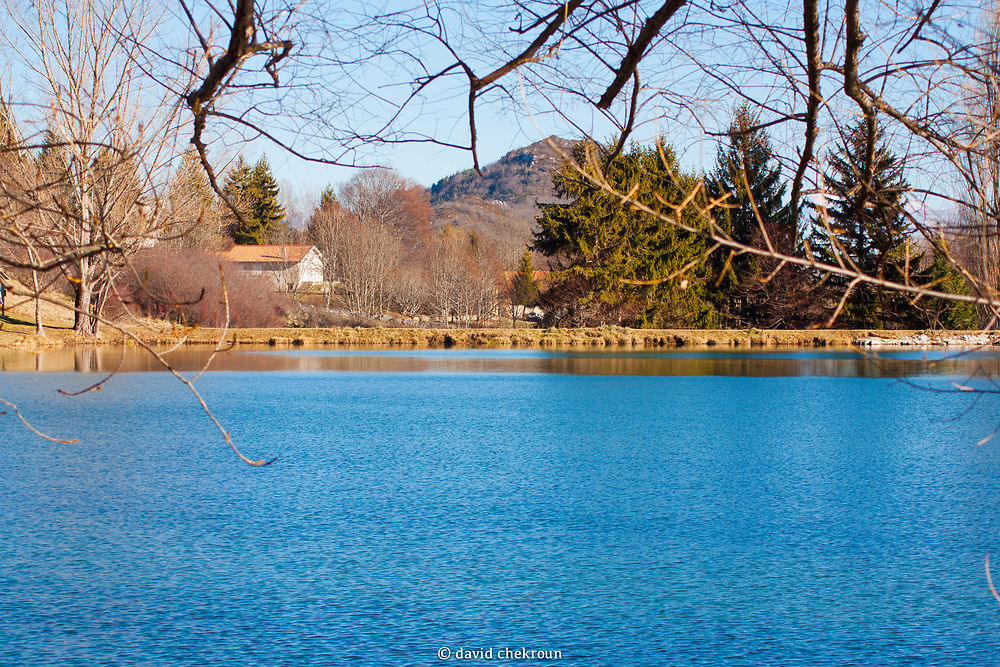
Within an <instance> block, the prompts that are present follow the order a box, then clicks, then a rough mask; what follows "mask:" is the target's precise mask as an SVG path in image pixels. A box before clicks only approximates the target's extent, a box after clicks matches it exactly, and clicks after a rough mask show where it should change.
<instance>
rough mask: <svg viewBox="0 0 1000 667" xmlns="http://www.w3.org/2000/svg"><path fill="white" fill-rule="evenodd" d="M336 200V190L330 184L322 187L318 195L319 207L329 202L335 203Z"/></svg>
mask: <svg viewBox="0 0 1000 667" xmlns="http://www.w3.org/2000/svg"><path fill="white" fill-rule="evenodd" d="M336 202H337V191H336V189H334V187H333V186H332V185H327V186H326V187H325V188H323V192H321V193H320V195H319V207H320V208H323V207H324V206H328V205H330V204H335V203H336Z"/></svg>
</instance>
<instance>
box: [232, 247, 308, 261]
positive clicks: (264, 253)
mask: <svg viewBox="0 0 1000 667" xmlns="http://www.w3.org/2000/svg"><path fill="white" fill-rule="evenodd" d="M314 247H315V246H311V245H235V246H233V247H232V248H230V249H229V250H227V251H225V252H220V253H219V255H220V256H221V257H222V258H223V259H225V260H227V261H230V262H264V263H266V262H282V263H283V262H292V263H297V262H301V261H302V260H303V259H304V258H305V256H306V255H308V254H309V251H310V250H312V249H313V248H314Z"/></svg>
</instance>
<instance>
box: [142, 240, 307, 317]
mask: <svg viewBox="0 0 1000 667" xmlns="http://www.w3.org/2000/svg"><path fill="white" fill-rule="evenodd" d="M133 266H134V269H135V271H134V273H132V274H131V280H130V281H129V282H130V284H129V285H127V286H126V288H125V289H124V290H123V294H128V295H129V298H130V303H132V304H134V305H135V306H137V307H138V308H139V309H140V310H141V311H142V312H143V313H144V314H146V315H149V316H151V317H161V318H165V319H170V320H172V321H175V322H181V323H185V324H201V325H205V326H222V325H224V324H225V323H226V307H225V298H224V294H223V291H222V280H221V276H220V272H219V268H220V266H221V268H222V272H223V273H222V275H224V276H225V284H226V294H227V295H228V299H229V324H230V325H231V326H236V327H269V326H277V325H279V324H281V323H282V321H283V319H284V317H285V314H286V313H287V311H288V306H289V304H288V302H287V300H286V298H285V297H284V296H283V295H282V294H280V293H279V292H278V291H277V289H276V288H275V286H274V284H273V283H272V282H271V281H270V279H268V278H267V277H264V276H253V275H249V274H247V273H244V272H243V271H241V270H239V269H238V268H236V267H235V266H233V265H232V264H229V263H225V262H223V263H220V262H219V260H218V259H217V258H216V257H215V256H213V255H212V254H211V253H208V252H204V251H201V250H197V249H192V248H187V249H161V248H151V249H148V250H144V251H142V252H141V253H139V255H138V256H137V257H136V259H135V261H134V263H133Z"/></svg>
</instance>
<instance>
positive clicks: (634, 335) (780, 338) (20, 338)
mask: <svg viewBox="0 0 1000 667" xmlns="http://www.w3.org/2000/svg"><path fill="white" fill-rule="evenodd" d="M8 306H9V307H8V311H7V317H6V318H5V319H4V320H2V321H0V346H4V347H17V348H21V349H39V348H45V347H51V346H61V345H94V344H110V345H116V344H120V343H122V341H123V337H122V336H121V334H120V333H118V332H116V331H114V330H112V329H111V328H109V327H105V332H106V333H105V335H104V336H103V337H102V338H101V339H99V340H95V339H94V338H93V337H79V336H76V335H75V334H74V333H73V331H72V321H73V318H72V312H71V311H69V310H68V309H65V308H61V307H59V306H58V305H53V304H44V305H43V310H42V321H43V323H44V325H45V337H44V338H39V337H37V336H35V335H34V332H35V326H34V305H33V303H32V302H30V301H24V300H18V299H12V298H8ZM123 326H125V327H126V328H127V329H128V330H129V331H130V332H132V333H134V334H135V335H136V336H138V337H139V338H141V339H142V340H144V341H146V342H147V343H153V344H166V345H172V344H176V343H178V342H183V343H185V344H190V345H212V344H214V343H216V342H217V341H218V340H219V338H220V336H221V335H222V331H221V330H220V329H213V328H200V327H194V328H185V327H179V326H175V325H171V324H170V323H168V322H163V321H159V320H149V319H145V320H142V321H141V322H135V321H129V322H128V323H124V324H123ZM919 333H929V332H914V331H877V330H868V329H863V330H857V329H855V330H847V329H817V330H794V331H786V330H757V329H750V330H728V329H715V330H703V329H626V328H622V327H596V328H587V329H527V328H518V329H506V328H505V329H402V328H390V327H386V328H378V327H374V328H363V327H334V328H323V329H320V328H316V329H306V328H265V329H230V330H229V331H228V332H227V333H226V335H225V340H226V342H227V343H233V344H236V345H244V344H247V345H274V346H305V347H323V346H345V347H375V348H448V347H459V348H564V349H574V348H575V349H585V348H609V349H657V348H674V347H699V348H710V347H724V348H751V347H754V348H775V347H798V348H804V347H850V346H851V345H852V343H853V342H854V341H855V340H857V339H859V338H863V337H866V336H878V337H880V338H883V339H896V338H904V337H908V336H912V335H914V334H919ZM947 333H949V332H935V336H938V337H940V336H942V335H946V334H947ZM950 333H955V334H957V333H965V332H950ZM973 333H974V332H973Z"/></svg>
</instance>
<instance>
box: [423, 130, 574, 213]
mask: <svg viewBox="0 0 1000 667" xmlns="http://www.w3.org/2000/svg"><path fill="white" fill-rule="evenodd" d="M574 143H575V142H573V141H570V140H568V139H563V138H562V137H557V136H551V137H547V138H545V139H542V140H541V141H536V142H535V143H533V144H530V145H528V146H524V147H522V148H516V149H514V150H512V151H510V152H509V153H507V154H506V155H504V156H503V157H502V158H500V159H499V160H497V161H496V162H493V163H491V164H488V165H486V166H485V167H483V169H482V172H483V173H482V175H480V174H477V173H476V172H475V170H473V169H466V170H465V171H460V172H458V173H457V174H452V175H451V176H446V177H444V178H442V179H441V180H440V181H438V182H437V183H435V184H434V185H432V186H431V188H430V192H431V203H433V204H440V203H444V202H448V201H457V200H461V199H464V198H466V197H478V198H480V199H483V200H485V201H492V202H497V203H502V204H508V205H517V204H528V203H530V204H531V206H534V204H535V202H536V201H538V200H539V199H543V200H544V199H552V198H554V194H553V191H552V176H551V172H552V170H553V169H555V168H557V167H558V166H559V165H560V164H561V163H562V157H561V155H560V154H559V151H567V150H569V148H571V147H572V146H573V144H574Z"/></svg>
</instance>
